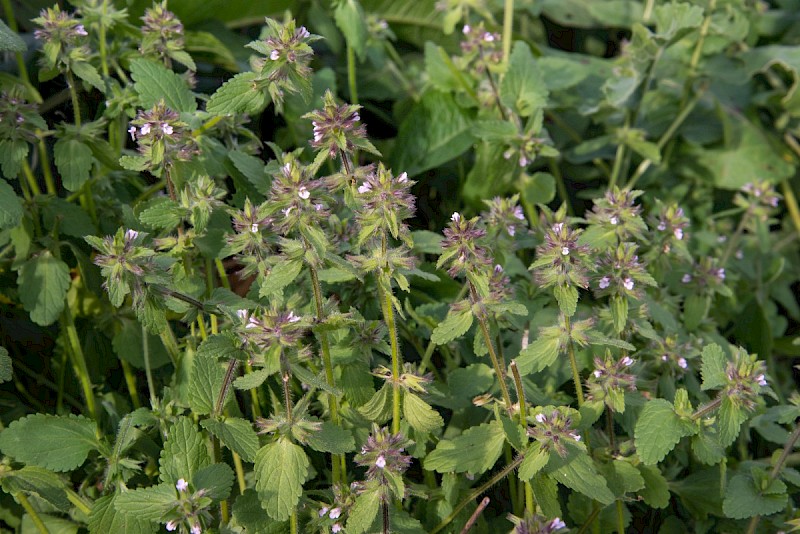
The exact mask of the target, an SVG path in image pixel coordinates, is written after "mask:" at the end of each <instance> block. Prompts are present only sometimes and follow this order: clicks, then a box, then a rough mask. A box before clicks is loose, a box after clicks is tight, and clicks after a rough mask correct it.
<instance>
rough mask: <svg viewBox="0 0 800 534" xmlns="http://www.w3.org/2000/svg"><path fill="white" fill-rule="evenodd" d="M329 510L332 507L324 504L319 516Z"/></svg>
mask: <svg viewBox="0 0 800 534" xmlns="http://www.w3.org/2000/svg"><path fill="white" fill-rule="evenodd" d="M328 510H330V508H328V507H327V506H323V507H322V509H321V510H320V511H319V516H320V517H322V516H324V515H325V514H327V513H328Z"/></svg>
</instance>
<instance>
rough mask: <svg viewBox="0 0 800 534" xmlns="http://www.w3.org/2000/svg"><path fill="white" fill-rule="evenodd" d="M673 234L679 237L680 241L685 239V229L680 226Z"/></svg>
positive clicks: (676, 237)
mask: <svg viewBox="0 0 800 534" xmlns="http://www.w3.org/2000/svg"><path fill="white" fill-rule="evenodd" d="M672 234H673V235H674V236H675V239H677V240H678V241H680V240H681V239H683V230H682V229H680V228H675V230H673V231H672Z"/></svg>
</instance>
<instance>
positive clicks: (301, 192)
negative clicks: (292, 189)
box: [297, 185, 311, 200]
mask: <svg viewBox="0 0 800 534" xmlns="http://www.w3.org/2000/svg"><path fill="white" fill-rule="evenodd" d="M297 196H299V197H300V198H302V199H303V200H308V197H310V196H311V192H310V191H309V190H308V188H307V187H306V186H304V185H303V186H300V189H299V190H298V191H297Z"/></svg>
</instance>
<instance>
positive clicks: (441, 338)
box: [431, 309, 472, 345]
mask: <svg viewBox="0 0 800 534" xmlns="http://www.w3.org/2000/svg"><path fill="white" fill-rule="evenodd" d="M470 326H472V310H470V309H466V310H463V311H461V312H457V313H452V312H451V313H449V314H448V315H447V317H445V319H444V321H442V322H441V323H439V326H437V327H436V329H435V330H434V331H433V334H432V335H431V342H432V343H435V344H437V345H444V344H445V343H449V342H451V341H453V340H454V339H456V338H458V337H460V336H463V335H464V334H466V333H467V330H469V327H470Z"/></svg>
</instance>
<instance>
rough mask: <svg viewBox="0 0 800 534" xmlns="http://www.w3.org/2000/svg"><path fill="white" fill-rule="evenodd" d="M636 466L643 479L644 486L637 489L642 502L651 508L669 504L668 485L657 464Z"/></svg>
mask: <svg viewBox="0 0 800 534" xmlns="http://www.w3.org/2000/svg"><path fill="white" fill-rule="evenodd" d="M637 467H638V469H639V473H640V474H641V475H642V478H643V479H644V487H643V488H641V489H640V490H639V495H640V496H641V497H642V499H644V502H645V503H646V504H647V505H648V506H652V507H653V508H666V507H667V506H669V486H668V484H667V479H665V478H664V475H662V474H661V470H659V468H658V466H655V465H642V464H640V465H638V466H637Z"/></svg>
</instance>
